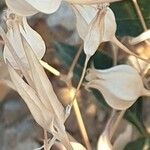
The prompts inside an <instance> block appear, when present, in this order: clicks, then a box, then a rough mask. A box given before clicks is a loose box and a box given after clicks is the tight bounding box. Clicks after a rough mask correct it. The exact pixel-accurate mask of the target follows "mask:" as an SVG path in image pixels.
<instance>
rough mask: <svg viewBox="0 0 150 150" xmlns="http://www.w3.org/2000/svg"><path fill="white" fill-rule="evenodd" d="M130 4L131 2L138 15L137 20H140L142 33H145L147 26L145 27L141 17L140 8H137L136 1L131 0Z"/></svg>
mask: <svg viewBox="0 0 150 150" xmlns="http://www.w3.org/2000/svg"><path fill="white" fill-rule="evenodd" d="M132 2H133V4H134V7H135V9H136V12H137V15H138V17H139V19H140V22H141V25H142V27H143V29H144V31H147V26H146V23H145V20H144V17H143V15H142V12H141V10H140V7H139V5H138V2H137V0H132Z"/></svg>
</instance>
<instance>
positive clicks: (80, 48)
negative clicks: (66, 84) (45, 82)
mask: <svg viewBox="0 0 150 150" xmlns="http://www.w3.org/2000/svg"><path fill="white" fill-rule="evenodd" d="M82 49H83V44H82V45H81V46H80V47H79V49H78V51H77V53H76V55H75V57H74V59H73V62H72V64H71V66H70V69H69V72H68V74H67V80H68V81H69V80H71V78H72V74H73V70H74V68H75V65H76V64H77V61H78V59H79V57H80V54H81V52H82Z"/></svg>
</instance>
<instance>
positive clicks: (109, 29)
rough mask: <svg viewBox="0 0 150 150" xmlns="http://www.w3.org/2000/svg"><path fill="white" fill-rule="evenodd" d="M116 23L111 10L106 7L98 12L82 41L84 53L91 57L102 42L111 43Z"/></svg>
mask: <svg viewBox="0 0 150 150" xmlns="http://www.w3.org/2000/svg"><path fill="white" fill-rule="evenodd" d="M116 28H117V26H116V21H115V16H114V13H113V12H112V10H111V9H110V8H109V7H107V6H106V8H103V9H102V10H100V11H99V12H98V13H97V15H96V16H95V18H94V19H93V20H92V21H91V23H90V24H89V27H88V31H87V35H86V36H85V39H84V52H85V54H86V55H89V56H92V55H94V53H95V52H96V50H97V49H98V47H99V45H100V44H101V43H102V42H106V41H111V40H112V39H113V37H114V36H115V33H116Z"/></svg>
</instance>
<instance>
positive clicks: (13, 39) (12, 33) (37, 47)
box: [4, 16, 46, 69]
mask: <svg viewBox="0 0 150 150" xmlns="http://www.w3.org/2000/svg"><path fill="white" fill-rule="evenodd" d="M7 25H8V31H7V38H8V40H9V41H10V43H11V45H12V46H13V48H14V50H15V52H16V54H17V55H18V57H19V58H20V59H21V61H22V63H23V65H24V67H26V68H27V67H28V61H27V58H26V56H25V52H24V47H23V42H28V44H29V45H30V46H31V47H32V49H33V50H34V53H35V54H36V56H37V57H38V59H41V58H42V57H43V56H44V54H45V51H46V48H45V43H44V41H43V39H42V37H41V36H40V35H39V34H38V33H37V32H36V31H34V30H33V29H32V28H31V27H30V26H29V25H28V23H27V20H26V18H25V17H18V16H14V18H8V20H7ZM21 34H22V35H23V36H24V38H25V39H26V41H23V40H22V39H21ZM25 44H26V43H25ZM4 59H5V60H6V59H7V60H8V61H9V62H10V64H11V65H12V66H13V67H14V68H15V69H19V67H18V65H17V63H16V61H15V59H14V58H13V56H12V54H11V52H10V50H9V48H8V47H7V45H5V46H4Z"/></svg>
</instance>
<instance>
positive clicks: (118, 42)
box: [112, 37, 150, 63]
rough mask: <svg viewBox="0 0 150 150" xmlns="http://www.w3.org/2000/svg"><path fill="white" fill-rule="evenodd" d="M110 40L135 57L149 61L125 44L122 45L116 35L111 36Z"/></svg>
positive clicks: (149, 61)
mask: <svg viewBox="0 0 150 150" xmlns="http://www.w3.org/2000/svg"><path fill="white" fill-rule="evenodd" d="M112 42H114V43H115V44H116V45H117V46H118V47H119V48H121V49H122V50H123V51H125V52H126V53H128V54H130V55H133V56H135V57H136V58H139V59H141V60H143V61H145V62H147V63H150V60H147V59H144V58H142V57H140V56H138V55H137V54H135V53H133V52H132V51H131V50H130V49H128V48H127V47H126V46H125V45H123V44H122V43H121V42H120V41H119V40H118V39H117V38H116V37H114V38H113V40H112Z"/></svg>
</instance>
